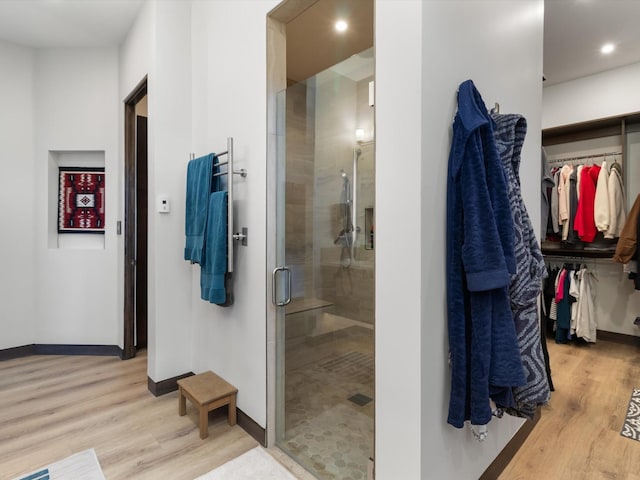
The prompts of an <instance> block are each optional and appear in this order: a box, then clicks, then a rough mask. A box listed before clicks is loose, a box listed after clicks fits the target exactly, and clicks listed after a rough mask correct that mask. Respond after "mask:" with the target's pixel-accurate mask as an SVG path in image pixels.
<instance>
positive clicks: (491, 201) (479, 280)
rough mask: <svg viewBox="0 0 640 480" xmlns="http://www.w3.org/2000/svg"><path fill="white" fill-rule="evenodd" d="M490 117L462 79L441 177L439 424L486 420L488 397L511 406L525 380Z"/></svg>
mask: <svg viewBox="0 0 640 480" xmlns="http://www.w3.org/2000/svg"><path fill="white" fill-rule="evenodd" d="M493 130H494V122H493V120H492V119H491V116H490V115H489V114H488V112H487V109H486V107H485V105H484V102H483V101H482V98H481V96H480V93H479V92H478V91H477V90H476V88H475V86H474V85H473V82H472V81H471V80H467V81H466V82H464V83H462V84H461V85H460V87H459V89H458V112H457V113H456V117H455V120H454V123H453V138H452V145H451V152H450V155H449V172H448V179H447V321H448V327H449V328H448V333H449V351H450V361H451V395H450V399H449V414H448V418H447V421H448V423H449V424H451V425H453V426H454V427H458V428H461V427H463V425H464V422H465V420H471V423H472V424H474V425H486V424H487V423H489V421H490V420H491V417H492V412H491V406H490V401H489V400H490V398H492V399H494V401H495V400H496V399H500V400H501V401H507V402H508V403H510V404H511V403H512V402H513V399H512V397H511V400H510V399H509V398H508V397H510V396H511V389H512V388H513V387H514V386H522V385H524V384H525V383H526V378H525V374H524V369H523V367H522V360H521V357H520V351H519V349H518V342H517V337H516V331H515V326H514V322H513V315H512V313H511V309H510V307H509V296H508V291H507V287H508V286H509V283H510V274H513V273H515V271H516V261H515V255H514V250H513V241H514V227H513V220H512V218H511V210H510V206H509V199H508V197H507V184H506V179H505V174H504V171H503V168H502V165H501V162H500V158H499V157H498V154H497V151H496V147H495V139H494V136H493Z"/></svg>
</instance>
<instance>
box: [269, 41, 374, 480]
mask: <svg viewBox="0 0 640 480" xmlns="http://www.w3.org/2000/svg"><path fill="white" fill-rule="evenodd" d="M372 81H373V55H372V51H365V52H362V53H361V54H358V55H355V56H354V57H352V58H350V59H348V60H346V61H345V62H342V63H340V64H337V65H335V66H333V67H331V68H329V69H328V70H326V71H324V72H321V73H320V74H318V75H316V76H314V77H312V78H310V79H308V80H306V81H305V82H301V83H296V84H294V85H292V86H290V87H289V88H287V89H286V91H283V92H281V93H280V94H279V98H278V137H279V144H278V168H277V170H278V178H277V188H278V192H277V202H278V207H277V243H278V253H277V255H278V259H277V261H278V265H280V266H281V267H282V268H281V269H280V270H278V271H277V272H275V273H274V303H276V304H285V303H287V305H282V306H280V307H278V317H277V340H276V350H277V398H276V403H277V408H276V412H277V413H276V417H277V422H276V424H277V427H276V441H277V444H278V446H279V447H280V448H281V449H283V450H284V451H285V452H287V453H288V454H289V455H291V456H292V457H293V458H294V459H295V460H296V461H297V462H298V463H300V464H302V465H303V466H304V467H305V468H307V469H308V470H309V471H311V472H312V473H313V474H314V475H315V476H316V477H317V478H320V479H343V478H353V479H366V478H367V470H368V468H369V465H370V459H371V458H372V457H373V451H374V450H373V440H374V405H375V399H374V352H373V348H374V303H375V302H374V295H375V289H374V260H375V255H374V254H375V199H374V180H375V168H374V148H373V107H372V106H370V104H369V90H370V82H372ZM289 300H290V302H289Z"/></svg>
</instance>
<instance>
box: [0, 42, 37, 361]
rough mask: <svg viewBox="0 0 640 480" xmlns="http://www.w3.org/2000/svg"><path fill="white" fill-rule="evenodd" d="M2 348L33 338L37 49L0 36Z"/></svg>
mask: <svg viewBox="0 0 640 480" xmlns="http://www.w3.org/2000/svg"><path fill="white" fill-rule="evenodd" d="M0 66H1V70H2V74H1V75H0V105H2V108H0V166H1V168H2V174H1V175H0V204H2V205H3V214H2V223H3V226H2V235H0V265H2V268H1V269H0V271H1V272H2V273H1V274H0V332H2V334H1V335H0V349H4V348H10V347H18V346H22V345H28V344H31V343H33V342H34V321H35V316H36V315H35V314H36V309H35V305H36V302H35V301H34V300H35V299H37V290H36V285H35V281H36V275H35V269H36V263H35V257H34V254H35V234H34V224H35V195H34V194H35V186H34V184H33V180H34V178H35V168H34V158H33V154H34V149H33V141H34V125H33V123H34V120H33V114H34V111H33V110H34V105H33V76H34V68H35V67H34V54H33V50H31V49H30V48H25V47H20V46H17V45H13V44H11V43H6V42H3V41H0Z"/></svg>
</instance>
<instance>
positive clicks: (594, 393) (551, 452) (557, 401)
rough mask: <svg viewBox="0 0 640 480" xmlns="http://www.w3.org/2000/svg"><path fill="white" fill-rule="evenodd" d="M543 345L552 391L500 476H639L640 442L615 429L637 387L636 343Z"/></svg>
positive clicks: (639, 352) (639, 355)
mask: <svg viewBox="0 0 640 480" xmlns="http://www.w3.org/2000/svg"><path fill="white" fill-rule="evenodd" d="M548 347H549V355H550V358H551V360H550V362H551V369H552V376H553V383H554V385H555V389H556V391H555V392H553V393H552V394H551V402H550V403H549V405H548V406H546V407H544V408H543V410H542V417H541V419H540V421H539V422H538V424H537V425H536V427H535V428H534V430H533V432H532V433H531V435H530V436H529V438H528V439H527V441H526V443H525V444H524V445H523V446H522V448H521V449H520V450H519V451H518V453H517V454H516V456H515V457H514V458H513V460H512V461H511V462H510V463H509V465H508V466H507V468H506V469H505V470H504V472H503V473H502V475H501V476H500V479H501V480H520V479H531V480H534V479H535V480H538V479H552V480H564V479H581V480H582V479H593V480H596V479H598V480H600V479H628V480H640V442H637V441H634V440H630V439H627V438H624V437H622V436H621V435H620V430H621V429H622V425H623V422H624V418H625V415H626V411H627V406H628V403H629V398H630V396H631V391H632V389H633V388H634V387H635V388H640V347H638V346H629V345H621V344H618V343H612V342H605V341H601V340H599V341H598V342H597V343H596V344H595V345H583V346H577V345H557V344H556V343H555V342H553V340H549V342H548Z"/></svg>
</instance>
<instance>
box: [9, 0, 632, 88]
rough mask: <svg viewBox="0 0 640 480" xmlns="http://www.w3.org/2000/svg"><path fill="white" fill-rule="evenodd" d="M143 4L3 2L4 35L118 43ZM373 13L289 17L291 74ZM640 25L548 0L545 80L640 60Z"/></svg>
mask: <svg viewBox="0 0 640 480" xmlns="http://www.w3.org/2000/svg"><path fill="white" fill-rule="evenodd" d="M143 2H144V0H0V39H3V40H7V41H9V42H13V43H17V44H20V45H26V46H29V47H34V48H43V47H53V48H55V47H62V48H64V47H96V46H112V45H118V44H120V43H121V42H122V41H123V40H124V38H125V37H126V34H127V32H128V31H129V29H130V28H131V25H132V24H133V22H134V21H135V17H136V15H137V14H138V12H139V10H140V7H141V5H142V4H143ZM372 12H373V0H322V1H320V2H317V3H314V4H313V5H312V6H311V7H310V8H308V9H307V10H306V11H305V12H304V14H302V15H300V16H298V17H296V18H295V19H293V20H292V21H291V22H289V24H288V25H287V35H288V42H287V43H288V45H289V46H291V47H294V48H292V52H291V55H294V56H295V58H296V59H295V60H294V59H293V58H292V59H290V61H289V62H288V63H289V64H290V65H296V66H295V67H293V68H292V69H291V73H290V76H291V78H294V79H296V80H300V79H304V78H307V77H309V76H311V75H313V74H315V73H317V72H318V71H321V70H324V69H325V68H327V67H329V66H331V65H333V64H335V63H338V62H339V61H341V60H344V59H345V58H348V57H349V56H351V55H352V54H355V53H357V52H360V51H362V50H364V49H366V48H368V47H369V46H371V44H372V42H373V28H372V22H373V13H372ZM338 17H345V19H346V20H347V21H348V22H349V24H350V26H349V29H348V30H347V31H346V32H345V33H344V34H342V35H341V36H338V35H336V34H335V32H334V30H333V23H334V22H335V19H337V18H338ZM639 25H640V1H639V0H546V2H545V28H544V74H545V77H546V81H545V86H548V85H553V84H556V83H560V82H564V81H567V80H572V79H575V78H579V77H583V76H585V75H590V74H593V73H597V72H601V71H604V70H608V69H611V68H616V67H619V66H622V65H627V64H630V63H637V62H640V26H639ZM302 39H306V40H305V41H302ZM309 39H311V40H310V41H309ZM605 42H612V43H614V44H616V46H617V49H616V51H615V52H614V53H612V54H611V55H609V56H604V55H602V54H601V53H600V47H601V46H602V44H603V43H605ZM305 45H306V46H307V49H306V50H305V49H304V48H303V47H304V46H305ZM298 48H299V52H298V53H295V51H296V49H298Z"/></svg>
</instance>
